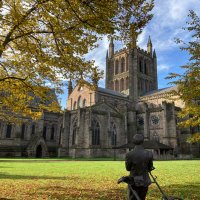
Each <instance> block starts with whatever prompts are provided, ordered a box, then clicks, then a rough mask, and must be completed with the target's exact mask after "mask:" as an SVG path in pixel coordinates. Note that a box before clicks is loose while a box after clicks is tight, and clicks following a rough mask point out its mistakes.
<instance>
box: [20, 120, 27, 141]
mask: <svg viewBox="0 0 200 200" xmlns="http://www.w3.org/2000/svg"><path fill="white" fill-rule="evenodd" d="M25 128H26V125H25V124H22V129H21V131H22V132H21V139H24V135H25Z"/></svg>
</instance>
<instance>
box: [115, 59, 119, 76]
mask: <svg viewBox="0 0 200 200" xmlns="http://www.w3.org/2000/svg"><path fill="white" fill-rule="evenodd" d="M118 73H119V61H118V60H116V61H115V74H118Z"/></svg>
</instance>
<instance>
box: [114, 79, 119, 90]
mask: <svg viewBox="0 0 200 200" xmlns="http://www.w3.org/2000/svg"><path fill="white" fill-rule="evenodd" d="M115 91H119V81H118V80H116V81H115Z"/></svg>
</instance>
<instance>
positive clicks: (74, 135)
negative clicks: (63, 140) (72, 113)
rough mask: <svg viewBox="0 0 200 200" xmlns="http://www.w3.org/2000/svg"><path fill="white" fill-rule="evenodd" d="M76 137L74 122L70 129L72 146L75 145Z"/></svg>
mask: <svg viewBox="0 0 200 200" xmlns="http://www.w3.org/2000/svg"><path fill="white" fill-rule="evenodd" d="M76 135H77V121H75V122H74V124H73V129H72V145H75V144H76Z"/></svg>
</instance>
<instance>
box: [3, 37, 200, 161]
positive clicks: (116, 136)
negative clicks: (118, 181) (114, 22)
mask: <svg viewBox="0 0 200 200" xmlns="http://www.w3.org/2000/svg"><path fill="white" fill-rule="evenodd" d="M105 73H106V77H105V88H101V87H97V89H96V90H92V89H91V88H88V87H87V86H84V85H83V86H79V85H77V86H76V87H74V88H73V87H72V84H71V82H70V81H69V84H68V99H67V107H66V110H65V111H64V113H63V115H61V114H58V113H47V112H44V114H43V117H42V118H41V120H38V121H36V122H33V121H32V120H29V121H28V122H27V123H26V124H22V125H11V124H5V123H3V122H0V157H2V156H6V157H8V156H12V157H22V156H26V157H73V158H79V157H85V158H93V157H101V158H103V157H119V158H124V156H125V153H126V152H127V151H129V150H130V149H131V148H133V143H132V138H133V136H134V134H136V133H139V134H144V137H145V142H144V147H145V148H146V149H149V150H151V151H153V153H154V156H155V158H159V157H160V158H162V156H163V158H164V157H165V158H174V157H179V158H191V157H192V156H199V155H200V147H199V144H188V143H187V142H186V139H187V137H189V136H191V134H193V133H195V132H197V131H198V129H199V127H196V128H185V129H180V128H179V127H178V126H177V122H178V120H179V119H178V117H177V112H178V111H179V110H180V109H181V107H182V106H184V103H183V102H181V101H180V100H177V101H172V100H170V96H171V95H172V93H171V91H172V90H174V89H176V87H171V88H164V89H158V81H157V57H156V52H155V50H153V46H152V42H151V39H150V37H149V40H148V43H147V49H146V50H143V49H140V48H139V47H136V46H135V47H132V48H131V47H130V48H124V49H121V50H119V51H115V50H114V42H113V40H112V39H111V41H110V44H109V48H108V51H107V55H106V70H105ZM167 156H168V157H167Z"/></svg>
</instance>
